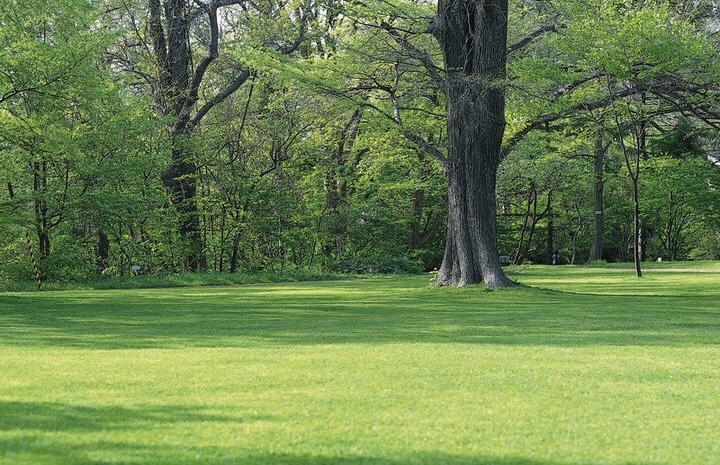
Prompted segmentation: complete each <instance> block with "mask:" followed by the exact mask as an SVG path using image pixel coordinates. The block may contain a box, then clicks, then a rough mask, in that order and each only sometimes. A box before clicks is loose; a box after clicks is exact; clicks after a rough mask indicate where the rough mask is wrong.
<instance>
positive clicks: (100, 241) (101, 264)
mask: <svg viewBox="0 0 720 465" xmlns="http://www.w3.org/2000/svg"><path fill="white" fill-rule="evenodd" d="M109 258H110V239H109V238H108V236H107V234H105V232H104V231H103V230H98V232H97V249H96V251H95V260H96V264H97V269H98V272H99V273H102V272H103V271H104V270H105V269H106V268H107V267H108V259H109Z"/></svg>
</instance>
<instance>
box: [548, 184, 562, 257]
mask: <svg viewBox="0 0 720 465" xmlns="http://www.w3.org/2000/svg"><path fill="white" fill-rule="evenodd" d="M545 212H546V213H547V221H548V223H547V225H548V226H547V252H546V256H545V259H546V260H547V262H548V263H550V264H552V265H559V264H560V263H559V262H560V259H559V257H558V256H557V254H556V253H555V223H554V218H553V209H552V189H551V190H549V191H548V196H547V208H546V209H545Z"/></svg>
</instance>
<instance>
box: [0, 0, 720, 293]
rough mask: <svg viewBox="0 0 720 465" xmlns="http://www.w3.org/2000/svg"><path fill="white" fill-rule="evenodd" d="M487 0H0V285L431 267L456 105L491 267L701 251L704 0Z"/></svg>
mask: <svg viewBox="0 0 720 465" xmlns="http://www.w3.org/2000/svg"><path fill="white" fill-rule="evenodd" d="M494 3H497V4H503V2H487V1H479V0H439V1H435V0H52V1H51V0H4V1H3V2H1V3H0V50H2V53H1V54H0V181H1V183H0V282H2V281H32V280H33V279H36V278H37V279H40V280H42V281H61V280H84V279H94V278H97V277H99V276H129V275H133V274H154V273H169V272H184V271H209V272H218V273H234V272H238V271H269V272H284V271H288V270H300V271H302V270H328V271H334V272H353V273H362V272H381V273H395V272H421V271H431V270H438V269H440V268H441V266H442V265H443V261H444V259H445V260H446V261H447V260H448V255H447V254H448V250H449V247H446V245H448V244H451V245H452V244H456V243H458V242H459V240H460V239H459V236H457V235H453V234H457V231H459V230H462V228H463V227H464V226H463V225H460V226H458V225H457V223H458V222H459V223H462V222H463V221H464V220H463V218H464V216H465V215H466V214H468V215H469V213H463V210H456V207H457V202H456V198H455V196H454V195H449V192H451V193H452V191H453V189H448V186H449V184H448V183H449V182H450V180H452V182H453V183H454V182H456V181H457V180H456V178H455V177H454V174H452V173H454V171H453V168H452V165H453V163H452V157H451V156H450V154H449V152H450V151H452V150H456V149H457V144H458V143H459V142H458V141H462V140H465V141H466V142H467V140H468V139H467V137H470V136H467V135H464V134H465V133H464V132H463V131H462V128H463V127H465V126H464V125H467V124H470V123H469V122H468V121H474V122H475V124H476V126H478V130H477V131H478V132H477V134H479V140H483V141H484V140H487V139H493V140H495V139H497V140H496V142H497V144H498V147H499V149H498V150H496V152H497V153H496V154H495V155H494V157H495V158H494V160H493V166H492V169H486V168H478V167H475V166H473V168H472V170H470V171H468V173H470V174H469V175H468V176H470V175H472V176H475V175H477V177H478V179H479V178H482V179H485V175H486V174H488V172H489V171H491V173H490V174H492V176H490V177H488V179H487V182H483V183H481V184H483V186H484V187H483V188H486V189H491V190H490V192H492V193H493V195H494V198H493V199H491V200H489V201H488V202H490V204H492V207H493V209H494V210H495V211H494V212H493V210H488V211H489V213H488V212H486V213H485V214H488V215H491V216H493V217H494V218H495V221H496V228H493V229H495V230H494V231H493V230H489V232H487V231H486V232H484V234H486V235H487V234H490V235H492V236H493V237H492V240H493V241H494V242H495V244H493V247H496V248H497V250H496V251H493V250H492V247H491V249H490V250H491V252H492V253H493V254H494V255H496V256H497V257H496V259H497V260H499V258H498V257H500V256H502V257H503V261H507V263H512V264H521V263H548V264H549V263H553V261H554V262H555V263H559V264H584V263H588V262H593V261H598V260H604V261H607V262H623V261H627V262H635V264H636V268H637V271H638V274H640V263H641V262H643V261H648V260H652V261H661V260H662V261H665V260H694V259H720V46H719V45H720V3H718V2H716V1H714V0H713V1H710V0H547V1H544V0H511V1H510V2H509V5H508V2H504V5H505V8H504V10H503V11H500V13H502V14H498V11H495V10H493V11H492V12H490V10H489V9H488V6H487V5H489V4H494ZM450 13H452V14H453V15H455V16H449V15H450ZM448 18H450V19H452V18H455V19H456V20H457V18H461V19H460V20H457V21H455V22H452V21H450V20H449V19H448ZM462 18H465V19H462ZM468 18H470V19H468ZM488 18H490V19H488ZM493 18H494V19H493ZM489 21H495V22H494V23H493V24H495V25H496V26H497V27H498V29H497V31H499V32H497V34H496V35H493V36H492V37H491V38H492V39H493V40H495V41H496V42H495V45H497V50H500V49H502V51H503V53H502V56H501V57H500V59H502V63H501V62H500V61H498V62H497V63H496V64H497V65H498V67H497V68H496V69H495V68H493V70H491V72H486V74H482V73H483V72H485V71H483V69H485V68H487V67H485V68H484V65H485V64H487V60H488V59H490V58H492V57H490V55H491V54H492V53H491V52H494V51H497V50H496V49H495V48H493V47H495V45H493V46H492V47H487V46H486V45H487V44H486V42H485V40H486V39H487V37H486V36H489V35H492V34H495V32H493V31H495V29H493V28H492V27H489V26H488V24H490V22H489ZM480 23H483V24H482V25H481V24H480ZM500 29H502V31H500ZM505 29H506V30H505ZM488 31H490V32H488ZM461 32H462V33H463V34H464V35H463V34H461ZM505 35H506V39H505ZM463 37H464V38H465V39H463ZM498 37H501V38H502V39H503V40H502V42H503V43H500V42H497V38H498ZM487 43H490V44H491V45H492V42H487ZM498 44H499V45H498ZM456 45H457V46H459V47H465V48H466V49H468V50H471V51H472V53H468V54H466V55H465V56H464V61H462V62H458V63H455V62H454V61H453V60H452V59H451V58H452V56H451V54H450V52H449V50H450V49H451V46H456ZM489 49H491V50H490V51H488V50H489ZM474 57H475V58H476V59H475V60H474ZM489 57H490V58H489ZM470 68H472V70H473V71H472V72H467V70H468V69H470ZM474 70H480V71H477V72H475V71H474ZM458 71H460V72H458ZM463 71H465V72H464V73H463ZM457 74H460V75H462V77H461V78H458V77H456V75H457ZM488 76H489V77H488ZM478 95H479V96H480V97H477V96H478ZM495 97H498V98H500V97H501V98H502V99H503V102H504V103H503V105H504V109H503V111H504V113H500V116H497V114H495V116H493V115H492V114H490V113H492V112H490V110H489V108H490V106H491V105H490V104H488V103H487V102H489V101H492V99H493V98H495ZM468 102H470V103H471V104H468ZM483 102H485V103H483ZM473 103H476V104H473ZM451 109H452V110H451ZM503 114H504V120H503V118H502V115H503ZM488 115H489V116H488ZM482 118H485V119H484V120H483V121H486V123H482V124H477V121H480V120H481V119H482ZM498 131H499V133H498ZM496 133H497V134H496ZM496 135H497V136H498V137H495V136H496ZM463 137H465V138H466V139H463ZM473 141H476V139H473ZM471 142H472V141H471ZM468 145H472V144H468ZM478 170H479V171H478ZM460 172H462V170H460ZM473 173H474V174H473ZM466 174H467V173H466ZM471 203H472V202H471ZM478 207H479V208H480V210H483V207H484V204H483V205H479V206H478ZM454 209H455V210H454ZM483 211H484V210H483ZM486 224H487V222H483V221H481V222H480V225H481V226H483V227H484V225H486ZM470 228H472V226H470ZM453 231H455V233H453ZM463 273H465V271H463ZM471 278H472V277H470V278H468V279H471ZM456 281H457V280H453V279H450V280H449V281H443V282H441V281H438V282H439V284H446V283H451V284H456V283H457V282H456ZM459 283H460V284H464V283H465V281H462V280H460V281H459Z"/></svg>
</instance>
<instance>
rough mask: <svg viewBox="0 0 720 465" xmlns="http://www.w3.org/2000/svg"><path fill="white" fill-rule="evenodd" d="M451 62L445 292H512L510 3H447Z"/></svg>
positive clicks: (439, 19) (443, 9)
mask: <svg viewBox="0 0 720 465" xmlns="http://www.w3.org/2000/svg"><path fill="white" fill-rule="evenodd" d="M437 11H438V13H437V16H436V18H435V21H434V23H433V25H432V29H433V34H434V35H435V37H436V38H437V40H438V42H439V43H440V47H441V49H442V53H443V59H444V62H445V72H446V76H445V82H444V90H445V101H446V103H445V105H446V115H447V134H448V154H447V160H446V162H445V166H444V170H445V177H446V179H447V182H448V229H447V239H446V245H445V256H444V258H443V263H442V266H441V268H440V274H439V276H438V285H457V286H459V287H462V286H466V285H468V284H475V283H480V282H484V283H485V285H486V286H487V287H488V288H490V289H495V288H499V287H504V286H511V285H513V282H512V281H511V280H510V279H508V278H507V277H506V276H505V273H504V272H503V270H502V268H501V267H500V261H499V257H498V249H497V237H496V236H497V222H496V212H497V205H496V199H495V187H496V182H497V168H498V165H499V164H500V161H501V156H502V152H501V146H502V140H503V133H504V130H505V89H504V88H505V82H504V81H505V66H506V60H507V23H508V2H507V0H440V1H439V2H438V10H437Z"/></svg>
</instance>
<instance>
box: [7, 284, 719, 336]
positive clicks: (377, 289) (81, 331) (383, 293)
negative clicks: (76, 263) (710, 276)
mask: <svg viewBox="0 0 720 465" xmlns="http://www.w3.org/2000/svg"><path fill="white" fill-rule="evenodd" d="M368 289H370V290H368ZM680 299H681V298H667V297H665V296H652V295H637V296H628V295H584V294H574V295H573V294H566V293H562V292H557V291H545V290H540V289H532V288H522V289H512V290H508V291H502V292H482V291H481V290H457V289H450V290H448V289H440V290H435V289H427V288H420V289H418V288H399V287H397V285H396V284H393V283H390V282H389V283H387V284H386V285H380V286H378V285H376V284H374V285H373V287H368V286H367V285H364V284H363V282H362V281H358V282H344V283H342V282H332V283H308V284H294V285H270V286H241V287H216V288H202V289H198V288H195V289H177V290H131V291H94V292H91V293H81V292H60V293H53V292H48V293H43V294H35V293H27V294H13V295H0V341H2V343H3V344H5V345H13V346H32V347H37V346H40V347H42V346H51V347H52V346H56V347H87V348H95V349H132V348H156V347H165V348H173V347H252V346H260V345H261V346H265V347H267V346H272V345H274V344H275V345H297V344H336V343H367V344H383V343H403V342H412V343H469V344H506V345H551V346H589V345H665V346H682V345H688V344H718V343H719V342H720V318H718V316H719V314H720V310H719V306H718V305H717V303H716V296H712V295H707V296H697V297H694V298H692V299H689V300H687V301H686V300H682V301H681V300H680ZM682 299H685V298H682Z"/></svg>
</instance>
